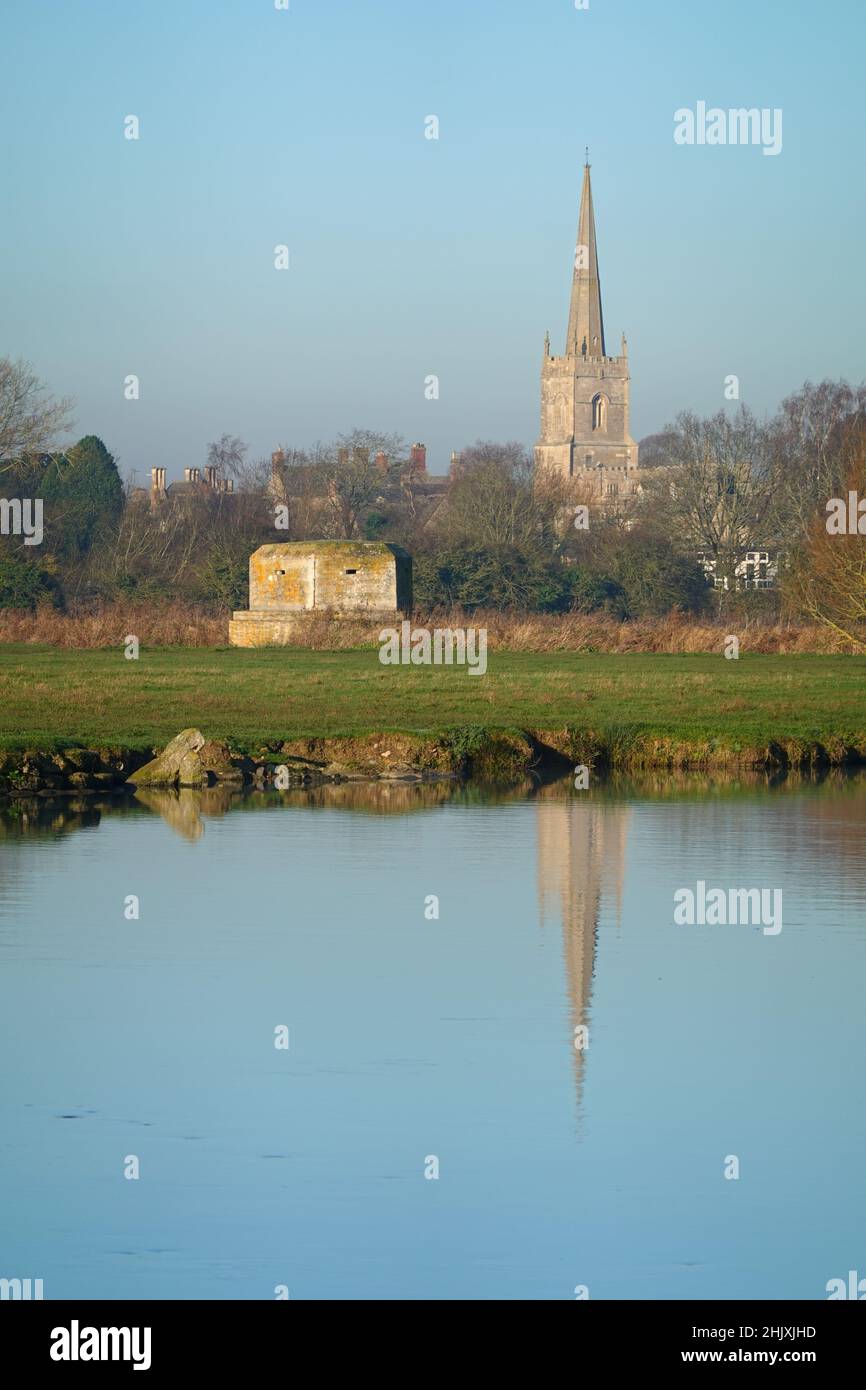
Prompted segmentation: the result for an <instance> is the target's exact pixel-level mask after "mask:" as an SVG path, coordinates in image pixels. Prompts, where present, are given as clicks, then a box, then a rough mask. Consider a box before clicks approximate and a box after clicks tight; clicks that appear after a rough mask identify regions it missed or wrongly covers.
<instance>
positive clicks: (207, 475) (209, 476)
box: [204, 463, 217, 488]
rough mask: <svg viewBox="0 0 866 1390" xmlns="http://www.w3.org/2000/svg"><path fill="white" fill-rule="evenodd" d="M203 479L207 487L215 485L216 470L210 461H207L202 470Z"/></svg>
mask: <svg viewBox="0 0 866 1390" xmlns="http://www.w3.org/2000/svg"><path fill="white" fill-rule="evenodd" d="M204 480H205V483H206V484H207V486H208V487H213V488H215V487H216V486H217V471H216V468H215V467H214V465H213V464H212V463H209V464H208V465H207V467H206V469H205V470H204Z"/></svg>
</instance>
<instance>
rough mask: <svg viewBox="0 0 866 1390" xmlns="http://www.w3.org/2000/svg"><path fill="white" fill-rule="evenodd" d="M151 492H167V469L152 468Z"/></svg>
mask: <svg viewBox="0 0 866 1390" xmlns="http://www.w3.org/2000/svg"><path fill="white" fill-rule="evenodd" d="M150 490H151V492H156V493H160V494H162V493H164V492H165V469H164V468H151V470H150Z"/></svg>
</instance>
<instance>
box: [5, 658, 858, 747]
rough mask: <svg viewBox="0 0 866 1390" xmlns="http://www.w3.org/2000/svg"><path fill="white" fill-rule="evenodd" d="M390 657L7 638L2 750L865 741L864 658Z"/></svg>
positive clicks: (744, 743)
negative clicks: (623, 735)
mask: <svg viewBox="0 0 866 1390" xmlns="http://www.w3.org/2000/svg"><path fill="white" fill-rule="evenodd" d="M488 659H489V666H488V672H487V675H486V676H480V677H479V676H470V675H469V673H468V671H467V670H466V668H465V667H453V668H446V667H432V666H429V667H392V666H382V665H380V663H379V660H378V652H377V651H376V650H375V649H372V650H371V649H365V650H350V651H340V652H319V651H309V650H303V651H302V650H291V649H280V650H273V649H269V650H237V649H232V648H226V649H221V648H217V649H204V648H193V649H190V648H163V649H152V650H149V649H144V650H142V653H141V656H140V658H139V660H137V661H127V660H126V659H125V658H124V656H123V653H122V651H119V650H117V649H116V648H115V649H114V650H112V651H105V650H91V651H70V650H58V649H57V648H49V647H36V646H31V645H26V646H25V645H21V646H5V647H0V747H3V748H9V749H12V748H24V747H29V748H43V749H49V748H55V747H58V746H62V745H64V744H74V743H77V744H81V745H84V746H91V747H93V746H108V745H112V744H115V745H124V746H126V747H132V748H150V747H156V746H161V745H163V744H165V743H166V742H167V741H168V740H169V739H170V738H171V737H173V735H174V734H176V733H177V732H178V731H179V730H180V729H182V728H185V727H188V726H189V725H196V726H197V727H199V728H201V729H202V731H203V732H204V733H205V734H206V735H207V736H209V737H213V738H227V739H230V740H231V741H232V742H233V743H234V744H235V745H236V746H238V747H240V748H244V749H247V750H251V749H253V748H256V747H258V746H259V745H260V744H262V743H263V742H271V741H274V740H279V739H290V738H296V737H301V736H307V735H320V736H325V735H358V734H364V733H385V732H388V733H394V732H404V733H429V734H438V733H442V732H445V731H447V730H451V729H456V728H467V727H471V728H488V729H508V728H523V729H556V728H563V727H565V726H572V727H575V728H578V729H581V730H592V731H594V732H595V733H597V734H600V735H603V736H604V735H609V734H611V733H613V734H614V735H616V734H617V733H618V732H619V731H628V733H629V734H631V733H635V734H643V735H649V736H658V737H660V738H673V739H678V740H681V741H684V742H701V741H706V740H713V739H721V740H724V741H725V742H726V743H729V744H730V743H736V744H738V745H744V746H745V745H748V746H752V745H758V744H762V743H767V742H768V741H771V740H779V739H786V738H787V739H799V740H803V741H806V742H812V741H814V742H820V743H825V744H826V743H828V742H831V741H832V742H836V743H839V741H840V740H841V741H844V742H846V743H848V744H851V745H854V746H857V747H859V748H866V657H850V656H848V657H846V656H778V655H772V656H758V655H746V656H741V658H740V660H739V661H727V660H725V659H724V657H722V656H706V655H700V656H698V655H696V656H659V655H579V654H576V653H570V652H554V653H545V654H538V653H529V652H502V651H500V652H493V653H491V654H490V656H489V658H488Z"/></svg>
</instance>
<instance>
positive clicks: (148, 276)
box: [0, 0, 866, 481]
mask: <svg viewBox="0 0 866 1390" xmlns="http://www.w3.org/2000/svg"><path fill="white" fill-rule="evenodd" d="M864 40H866V6H864V4H863V0H821V3H820V4H818V3H817V2H813V3H808V2H807V0H760V3H759V4H758V3H756V0H726V3H724V4H722V3H718V0H713V2H712V3H710V0H666V2H665V3H653V2H652V0H590V8H589V9H588V10H585V11H579V10H577V9H575V5H574V0H291V8H290V10H289V11H288V12H285V11H281V10H276V9H275V7H274V0H126V2H125V3H121V0H65V3H60V0H53V3H38V4H37V3H34V2H33V0H3V8H2V18H0V50H2V53H3V59H4V61H3V83H2V88H0V113H2V129H3V141H2V144H3V152H2V156H0V159H2V168H3V180H2V184H3V190H4V194H5V197H4V200H3V202H4V206H3V215H2V218H0V253H2V267H3V270H2V300H0V354H8V355H11V356H19V355H21V356H24V357H25V358H27V359H29V360H30V361H31V362H32V363H33V365H34V366H35V368H36V369H37V371H38V372H39V373H40V375H41V376H43V377H44V378H45V379H46V380H47V381H48V382H49V384H50V385H51V387H52V388H53V389H54V390H55V391H56V392H58V393H60V394H69V395H72V396H74V397H75V398H76V400H77V410H76V424H77V428H76V435H78V434H84V433H95V434H99V435H101V436H102V438H103V439H104V440H105V442H106V444H107V445H108V446H109V448H110V449H112V450H113V451H114V453H115V454H116V455H117V457H118V459H119V461H120V466H121V470H122V471H123V472H127V471H129V470H132V469H135V470H137V475H138V480H139V481H142V479H143V475H144V473H145V472H146V471H147V470H148V469H149V468H150V466H151V465H152V464H155V463H161V464H163V465H165V466H166V468H167V469H168V473H169V476H170V477H171V476H177V475H178V474H179V473H180V471H181V470H182V469H183V468H184V467H185V466H188V465H191V464H192V465H195V464H199V465H200V464H202V463H203V462H204V456H205V450H206V446H207V443H208V441H209V440H211V439H213V438H215V437H216V436H218V435H220V434H221V433H223V432H224V431H229V432H231V433H236V434H240V435H241V436H242V437H243V438H244V439H246V440H247V441H248V443H249V445H250V451H251V455H252V456H259V455H262V454H266V453H270V451H271V449H272V448H273V447H275V445H276V444H277V443H280V442H282V443H288V444H294V445H298V446H303V445H306V444H309V443H311V442H313V441H314V440H316V439H328V438H332V437H333V436H334V435H335V434H336V433H337V432H339V431H343V430H349V429H351V428H352V427H353V426H356V425H357V426H362V427H367V428H371V429H380V430H398V431H400V432H401V433H403V434H404V435H405V436H406V437H407V438H408V439H409V440H410V441H411V440H415V439H420V440H424V441H426V443H427V444H428V448H429V462H430V466H431V468H432V469H433V470H434V471H444V469H445V468H447V464H448V458H449V454H450V451H451V449H452V448H455V449H459V448H461V447H462V446H464V445H465V444H467V443H470V442H471V441H472V440H474V439H476V438H479V437H482V438H494V439H508V438H517V439H520V440H523V441H524V442H525V443H526V444H532V443H533V442H534V440H535V437H536V434H537V427H538V409H539V369H540V359H541V352H542V347H543V341H544V333H545V329H549V330H550V333H551V339H552V349H553V351H554V352H557V351H562V348H563V339H564V335H565V325H566V318H567V311H568V291H569V285H570V276H571V261H572V256H573V247H574V242H575V232H576V224H577V211H578V199H579V192H580V176H581V165H582V163H583V151H584V146H585V145H586V144H589V146H590V156H591V161H592V166H593V191H594V197H595V207H596V217H597V222H598V232H599V258H600V267H601V277H602V292H603V298H604V311H605V327H606V332H607V338H608V351H609V352H617V351H619V347H618V344H619V336H620V333H621V331H622V330H623V329H625V331H626V332H627V334H628V338H629V347H630V356H631V364H632V432H633V434H634V435H635V437H636V438H640V437H641V436H642V435H644V434H647V433H649V432H651V431H653V430H656V429H658V428H659V427H660V426H661V425H662V424H663V423H664V421H665V420H666V419H668V418H670V417H671V416H672V415H673V414H675V413H676V411H677V410H679V409H683V408H691V409H694V410H697V411H700V412H710V411H714V410H716V409H718V408H719V407H720V406H721V405H723V404H724V397H723V389H724V378H725V377H726V376H727V375H728V374H730V373H735V374H737V375H738V376H739V378H740V383H741V396H742V399H743V401H745V402H746V403H747V404H749V405H751V406H753V407H754V408H755V409H756V410H758V411H760V412H764V411H767V410H772V409H773V408H774V407H775V405H776V404H777V402H778V401H779V399H780V398H781V396H783V395H784V394H786V393H787V392H788V391H790V390H793V389H795V388H796V387H797V386H798V385H800V384H801V383H802V382H803V381H804V380H805V379H807V378H812V379H818V378H821V377H823V376H832V377H838V376H846V377H848V378H849V379H852V380H855V379H856V380H860V379H862V378H863V377H864V376H866V367H864V346H863V345H864V323H866V277H864V273H863V254H864V251H863V248H864V228H866V218H864V210H866V180H864V175H863V167H864V149H866V102H864V97H863V86H862V83H863V78H862V55H863V50H864ZM701 100H703V101H706V102H707V104H708V106H711V107H712V106H720V107H725V108H728V107H738V106H756V107H761V108H763V107H768V108H775V107H780V108H781V109H782V111H783V147H782V152H781V153H780V154H779V155H778V156H777V157H772V156H765V155H764V154H763V152H762V150H761V148H759V147H753V146H725V147H709V146H706V145H705V146H692V147H682V146H678V145H676V144H675V143H674V139H673V131H674V119H673V113H674V111H675V110H676V109H678V108H681V107H691V108H694V107H695V106H696V103H697V102H698V101H701ZM130 114H134V115H136V116H138V118H139V120H140V139H139V140H138V141H131V140H127V139H125V138H124V118H125V117H126V116H128V115H130ZM429 115H436V116H437V117H438V119H439V122H440V138H439V140H438V141H433V140H428V139H425V138H424V123H425V117H427V116H429ZM278 244H286V245H287V246H288V247H289V251H290V262H291V263H290V268H289V269H288V270H287V271H278V270H275V269H274V247H275V246H276V245H278ZM130 373H135V374H137V375H138V376H139V378H140V383H141V388H140V389H141V397H140V400H138V401H127V400H125V399H124V393H123V384H124V378H125V377H126V376H127V375H128V374H130ZM428 374H436V375H437V376H438V377H439V379H440V398H439V400H436V401H431V400H426V399H425V394H424V381H425V377H426V376H428Z"/></svg>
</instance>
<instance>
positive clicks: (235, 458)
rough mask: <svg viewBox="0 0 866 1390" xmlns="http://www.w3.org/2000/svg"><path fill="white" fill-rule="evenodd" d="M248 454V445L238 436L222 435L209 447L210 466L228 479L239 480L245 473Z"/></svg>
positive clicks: (208, 459) (208, 458)
mask: <svg viewBox="0 0 866 1390" xmlns="http://www.w3.org/2000/svg"><path fill="white" fill-rule="evenodd" d="M246 452H247V446H246V444H245V443H244V441H243V440H242V439H239V438H238V436H237V435H236V434H221V435H220V437H219V439H217V440H215V441H214V443H213V444H208V446H207V461H208V466H209V467H211V468H216V470H217V472H219V473H222V474H223V475H224V476H226V477H231V478H238V477H240V475H241V473H242V471H243V467H244V457H245V456H246Z"/></svg>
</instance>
